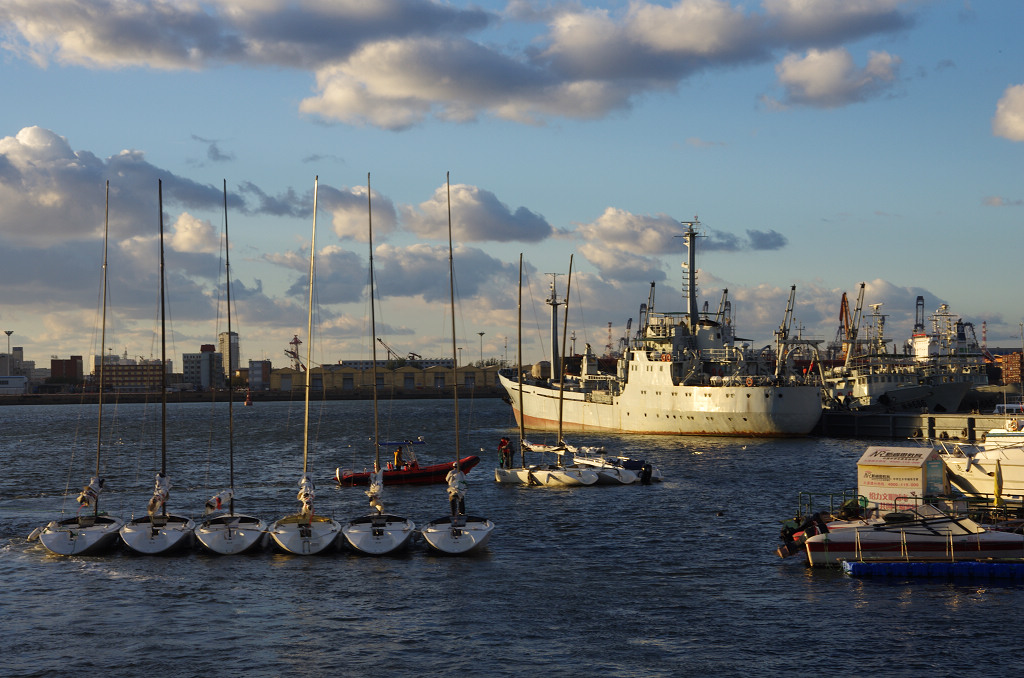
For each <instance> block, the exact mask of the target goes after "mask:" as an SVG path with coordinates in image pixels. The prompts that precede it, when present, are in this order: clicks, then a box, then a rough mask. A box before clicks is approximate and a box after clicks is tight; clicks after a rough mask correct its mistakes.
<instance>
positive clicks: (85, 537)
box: [39, 516, 124, 556]
mask: <svg viewBox="0 0 1024 678" xmlns="http://www.w3.org/2000/svg"><path fill="white" fill-rule="evenodd" d="M123 524H124V523H123V521H122V520H121V519H120V518H111V517H109V516H98V517H95V518H94V517H93V516H85V517H82V518H68V519H66V520H61V521H59V522H58V521H54V522H52V523H50V524H49V525H47V526H46V527H44V528H43V529H42V530H41V531H40V532H39V542H40V543H41V544H42V545H43V546H44V547H45V548H46V550H47V551H49V552H50V553H54V554H56V555H58V556H91V555H95V554H97V553H102V552H104V551H106V550H108V549H109V548H110V547H111V546H113V545H114V543H115V542H116V541H117V533H118V530H120V529H121V526H122V525H123Z"/></svg>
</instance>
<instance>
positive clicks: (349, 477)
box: [334, 441, 480, 486]
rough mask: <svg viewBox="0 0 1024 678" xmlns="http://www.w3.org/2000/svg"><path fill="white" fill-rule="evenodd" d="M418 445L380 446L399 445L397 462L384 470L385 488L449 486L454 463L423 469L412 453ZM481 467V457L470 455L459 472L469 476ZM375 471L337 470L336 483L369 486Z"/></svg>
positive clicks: (463, 461)
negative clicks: (399, 486)
mask: <svg viewBox="0 0 1024 678" xmlns="http://www.w3.org/2000/svg"><path fill="white" fill-rule="evenodd" d="M418 442H419V441H416V442H413V441H406V442H401V443H381V446H388V447H390V446H392V445H397V448H396V449H395V454H394V460H393V461H389V462H388V463H387V465H386V466H385V467H384V485H385V486H387V485H432V484H435V483H446V482H448V481H447V479H446V478H445V476H447V475H448V472H449V471H451V470H452V466H454V465H455V462H453V461H448V462H445V463H443V464H430V465H429V466H421V465H420V463H419V461H418V460H417V459H416V453H415V452H414V451H413V445H414V444H417V443H418ZM405 454H409V455H410V459H409V460H408V461H406V460H405V459H404V456H405ZM479 463H480V457H478V456H477V455H475V454H471V455H470V456H468V457H463V458H462V459H460V460H459V468H461V469H462V472H463V473H469V472H470V470H471V469H472V468H473V467H474V466H476V465H477V464H479ZM372 472H373V469H364V470H362V471H354V470H352V469H344V468H338V469H337V470H336V471H335V472H334V481H335V482H336V483H338V484H339V485H347V486H355V485H366V484H368V483H369V478H370V473H372Z"/></svg>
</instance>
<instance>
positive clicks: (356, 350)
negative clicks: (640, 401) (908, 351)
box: [0, 0, 1024, 366]
mask: <svg viewBox="0 0 1024 678" xmlns="http://www.w3.org/2000/svg"><path fill="white" fill-rule="evenodd" d="M1021 26H1024V4H1022V3H1016V2H928V1H926V0H907V1H901V0H762V1H761V2H739V1H736V0H733V1H731V2H730V1H725V0H722V1H717V0H680V1H676V2H632V3H627V2H606V3H591V2H530V1H527V0H512V1H511V2H477V3H472V4H470V3H464V2H449V3H437V2H429V1H426V0H378V1H377V2H374V3H366V2H356V1H354V0H352V1H344V0H341V1H338V0H331V1H326V0H324V1H312V0H310V1H307V2H285V1H283V0H280V1H279V0H256V1H250V2H237V1H235V0H215V1H212V2H154V1H151V0H144V1H141V2H120V1H112V0H90V1H89V2H85V1H83V0H7V1H6V2H4V3H3V4H2V5H0V59H2V71H0V84H2V87H3V91H4V92H5V96H4V104H3V106H2V107H0V291H2V298H3V301H2V302H0V326H2V327H0V329H12V330H14V335H13V336H12V338H11V341H12V345H15V346H24V348H25V353H26V358H27V359H33V360H36V361H37V363H38V364H40V365H41V366H46V365H48V361H49V357H50V356H51V355H59V356H62V357H66V356H67V355H70V354H86V355H87V354H89V353H92V352H94V351H95V350H96V349H95V346H96V343H95V342H96V340H95V339H94V338H93V333H94V332H95V331H96V330H95V329H94V328H95V327H96V321H95V317H96V315H97V314H96V308H97V300H98V289H99V276H100V266H99V264H100V256H101V244H100V243H101V241H100V235H101V231H102V223H103V185H104V182H105V181H107V180H109V181H110V183H111V196H112V197H111V205H110V224H111V233H112V244H111V253H110V268H109V273H110V296H111V308H112V310H113V320H112V322H111V323H110V325H111V327H110V328H109V329H108V332H109V335H110V336H109V337H108V341H107V346H108V349H113V350H114V352H116V353H124V352H127V353H128V354H129V355H130V356H145V357H149V356H151V355H155V354H156V352H158V351H159V345H158V343H156V342H155V340H154V331H155V329H156V324H155V319H156V317H157V311H156V308H157V307H156V303H157V282H156V272H157V267H156V262H157V249H156V243H155V239H156V231H157V227H158V219H157V215H158V210H157V202H156V200H157V191H156V186H157V180H158V179H162V180H163V184H164V196H163V199H164V215H165V220H164V223H165V229H166V231H167V247H168V250H167V270H168V294H169V299H170V304H171V313H172V317H173V330H174V335H173V343H172V352H173V353H174V355H175V360H176V361H178V360H180V358H179V357H178V356H180V353H182V352H186V351H194V350H197V347H198V346H199V344H202V343H212V342H213V340H214V338H215V337H216V333H217V332H218V331H223V330H224V329H225V321H224V317H223V315H224V314H223V305H222V304H220V303H219V299H221V298H222V296H223V293H222V288H223V279H224V275H223V264H222V263H221V262H222V259H221V256H222V255H221V249H220V238H221V232H222V227H223V216H222V194H221V186H222V181H223V180H225V179H226V180H227V184H228V191H229V201H230V202H229V214H228V218H229V226H230V235H231V264H232V278H233V281H234V282H233V288H232V291H233V295H234V297H235V300H236V305H235V314H234V316H233V323H234V326H235V329H237V330H238V331H239V333H240V335H241V347H242V358H243V360H244V359H247V358H264V357H266V358H270V359H271V360H273V361H274V363H275V365H284V364H285V363H286V359H285V357H284V353H283V352H284V349H286V348H287V347H288V342H289V341H290V340H291V338H292V336H293V335H296V334H298V335H299V336H300V337H303V338H304V335H305V323H306V321H305V316H306V310H305V308H306V298H305V294H306V293H305V289H306V288H305V285H306V277H307V266H308V264H307V262H308V247H309V238H310V227H311V222H312V218H311V217H312V187H313V180H314V177H315V176H319V181H320V201H319V210H318V235H317V251H318V252H317V255H318V257H317V266H318V273H317V281H316V289H317V296H318V309H319V326H320V334H319V336H318V337H317V340H316V351H317V353H318V355H320V356H321V357H320V358H319V360H320V361H323V362H334V361H337V360H341V359H345V358H365V357H368V355H369V341H368V339H367V336H368V328H367V314H368V313H367V312H368V306H367V302H366V295H365V289H366V283H367V272H366V265H367V257H368V251H367V246H366V242H365V241H366V193H365V187H366V176H367V173H368V172H369V173H371V174H372V190H373V220H374V226H375V234H374V239H375V245H376V248H375V249H376V252H375V255H374V262H375V269H376V272H377V284H378V294H379V296H380V298H381V302H380V311H379V315H378V333H379V334H380V335H381V336H382V337H383V338H384V340H385V341H386V342H387V343H389V344H390V345H392V346H393V347H394V348H395V349H396V350H397V351H398V352H400V353H405V352H409V351H415V352H416V353H419V354H422V355H425V356H439V357H440V356H446V355H447V354H448V353H449V352H450V349H449V346H450V339H448V338H447V337H450V331H449V330H448V329H447V328H448V326H449V323H448V321H446V320H445V313H446V309H445V302H446V299H447V239H446V238H447V236H446V227H447V204H446V201H445V197H444V195H445V194H444V183H445V173H446V172H450V173H451V184H452V187H451V188H452V218H453V225H454V230H455V241H456V254H455V266H456V278H457V286H458V292H457V293H458V297H459V308H458V315H457V323H458V328H459V329H458V331H457V335H458V336H457V342H458V345H459V346H462V347H464V352H465V353H464V359H465V360H470V359H472V360H476V359H478V358H479V357H480V353H481V346H480V343H481V338H480V336H479V334H478V333H479V332H484V333H485V334H484V336H483V341H482V343H483V347H482V353H483V355H484V356H485V357H500V356H503V355H505V353H506V343H507V347H508V348H507V354H508V357H509V359H514V345H515V334H516V320H515V319H516V307H515V300H516V281H517V268H518V257H519V254H520V253H523V256H524V259H525V262H526V267H527V279H528V282H529V288H528V289H527V291H526V292H525V293H524V297H525V299H526V301H525V305H526V308H525V310H524V343H525V346H524V354H525V356H524V357H525V359H526V360H527V361H532V360H536V359H539V358H540V357H541V354H542V352H546V351H547V350H548V347H547V346H546V341H547V339H546V336H547V334H546V331H545V330H544V329H543V328H538V327H537V325H538V324H541V325H543V324H544V323H545V322H546V309H545V307H544V306H543V301H544V298H545V296H546V293H547V282H548V280H549V279H550V277H549V276H547V275H546V274H547V273H552V272H560V273H565V271H566V269H567V268H568V264H569V256H570V254H574V255H575V259H574V276H573V281H572V287H573V290H572V300H571V304H570V315H569V324H570V328H572V329H574V330H575V331H576V336H577V348H579V349H582V342H584V341H585V342H589V343H591V344H592V345H593V346H594V347H595V349H596V350H597V351H598V352H599V353H600V352H602V351H603V349H604V346H605V344H606V343H607V341H608V323H609V322H610V323H612V328H613V336H614V338H615V339H617V338H618V337H619V336H620V335H621V334H622V333H623V331H624V326H625V323H626V320H627V318H630V317H632V318H636V316H637V310H638V307H639V305H640V303H641V302H644V301H646V299H647V293H648V287H649V283H650V282H651V281H655V282H657V284H658V287H657V290H658V291H657V308H658V309H659V310H666V311H667V310H680V309H681V308H682V302H681V300H680V297H679V277H680V267H679V264H680V261H681V258H682V256H683V254H682V247H681V243H680V240H679V239H678V238H675V237H674V236H675V235H678V234H679V233H680V232H681V230H682V229H681V227H680V226H679V225H678V222H679V221H682V220H689V219H691V218H693V216H694V215H698V216H699V217H700V220H701V222H702V224H703V226H702V232H703V233H704V234H705V235H706V236H707V237H706V238H703V239H702V240H701V241H700V243H699V245H700V246H701V247H702V250H701V251H700V252H699V254H698V266H699V268H700V279H699V285H700V299H701V302H703V301H704V300H707V301H708V302H709V305H710V306H711V307H712V308H716V307H717V305H718V301H719V298H720V296H721V293H722V289H723V288H728V289H729V295H730V298H731V300H732V307H733V317H734V321H735V323H736V326H737V328H738V334H739V336H743V337H749V338H752V339H753V340H754V344H755V345H757V346H761V345H765V344H768V343H769V342H770V341H771V338H772V330H773V329H774V328H775V327H777V326H778V324H779V322H780V321H781V320H782V316H783V313H784V310H785V303H786V298H787V297H788V294H789V287H790V285H794V284H795V285H796V286H797V296H796V300H797V306H796V312H795V317H796V321H797V323H799V325H800V326H802V327H803V328H804V332H805V334H807V335H815V336H819V337H821V338H823V339H826V340H830V339H832V338H833V337H834V336H835V332H836V328H837V326H838V307H839V301H840V296H841V294H842V293H843V292H844V291H846V292H848V293H850V294H851V295H852V296H855V294H856V288H857V285H858V283H859V282H861V281H865V282H867V284H868V286H867V293H866V295H865V302H866V303H868V304H871V303H882V304H884V305H883V306H882V312H884V313H887V314H888V315H889V321H888V326H887V327H888V334H889V338H890V339H893V340H896V341H898V342H902V341H903V340H904V339H906V338H907V337H908V336H909V332H910V329H911V325H912V323H913V317H914V302H915V299H916V297H917V296H918V295H923V296H924V297H925V308H926V310H927V311H928V312H931V311H933V310H935V309H936V308H938V306H939V305H940V304H943V303H946V304H949V305H950V309H951V310H952V311H953V312H954V313H957V314H959V315H962V316H963V317H964V318H965V319H966V320H969V321H971V322H973V323H974V324H975V326H976V328H977V332H978V336H979V339H980V338H981V334H982V332H981V328H982V323H984V324H985V330H986V335H987V343H988V345H989V346H1011V347H1015V346H1019V345H1020V344H1021V337H1020V323H1021V321H1022V319H1024V311H1022V310H1021V307H1020V305H1019V303H1018V301H1017V298H1018V296H1019V295H1018V294H1017V291H1018V288H1019V286H1020V274H1019V271H1020V259H1021V253H1022V251H1024V247H1022V246H1021V243H1020V233H1021V224H1022V217H1024V186H1022V182H1021V179H1022V155H1024V43H1022V41H1021V40H1020V39H1019V33H1020V27H1021ZM564 281H565V278H564V276H562V277H560V278H559V287H560V292H559V294H560V295H561V294H563V291H564ZM218 309H220V310H219V311H218ZM0 350H5V349H0Z"/></svg>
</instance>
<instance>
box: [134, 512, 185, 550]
mask: <svg viewBox="0 0 1024 678" xmlns="http://www.w3.org/2000/svg"><path fill="white" fill-rule="evenodd" d="M195 527H196V524H195V523H194V522H193V521H192V520H191V519H190V518H186V517H184V516H176V515H168V516H166V520H164V516H157V520H156V522H154V521H153V520H152V519H150V517H149V516H146V517H143V518H136V519H135V520H132V521H129V522H127V523H125V525H124V526H123V527H122V528H121V541H123V542H124V544H125V546H127V547H128V548H129V549H130V550H131V551H133V552H134V553H138V554H141V555H145V556H164V555H170V554H172V553H175V552H177V551H179V550H180V549H183V548H185V547H186V546H191V545H192V540H193V538H194V533H193V530H195Z"/></svg>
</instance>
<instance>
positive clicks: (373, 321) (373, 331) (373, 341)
mask: <svg viewBox="0 0 1024 678" xmlns="http://www.w3.org/2000/svg"><path fill="white" fill-rule="evenodd" d="M371 200H372V198H371V197H370V173H369V172H367V173H366V212H367V214H368V215H369V230H370V233H369V238H368V239H369V241H370V357H371V358H372V360H373V459H374V462H373V470H374V471H380V417H379V415H378V414H377V315H376V311H375V309H374V306H375V305H376V304H375V301H374V291H373V287H374V282H373V281H374V277H373V205H372V203H371Z"/></svg>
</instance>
